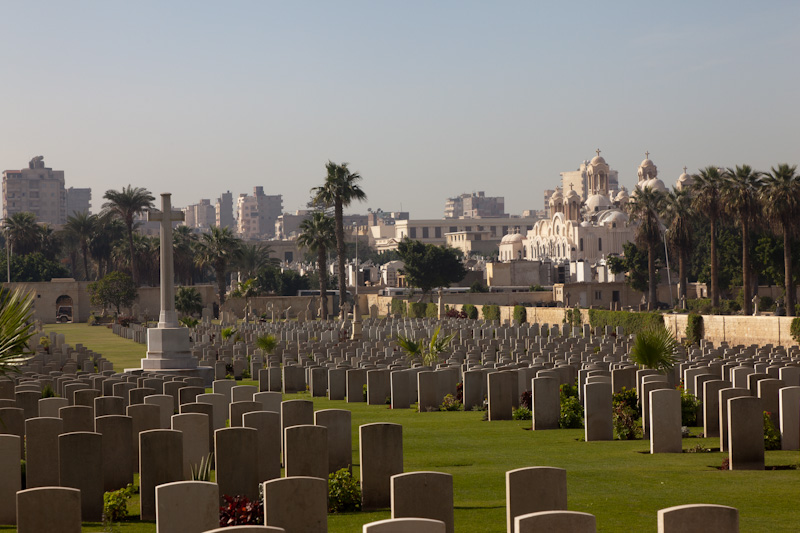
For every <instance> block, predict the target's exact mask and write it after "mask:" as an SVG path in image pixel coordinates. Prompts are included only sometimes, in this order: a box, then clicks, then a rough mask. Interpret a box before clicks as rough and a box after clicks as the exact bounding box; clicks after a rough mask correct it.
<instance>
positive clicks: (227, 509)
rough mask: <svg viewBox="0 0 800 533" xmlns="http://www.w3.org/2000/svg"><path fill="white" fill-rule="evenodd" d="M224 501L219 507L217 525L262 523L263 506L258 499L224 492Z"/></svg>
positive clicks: (255, 524) (254, 524)
mask: <svg viewBox="0 0 800 533" xmlns="http://www.w3.org/2000/svg"><path fill="white" fill-rule="evenodd" d="M222 499H223V500H225V503H224V504H223V505H222V507H220V508H219V527H228V526H258V525H263V524H264V506H263V504H262V503H261V500H260V499H256V500H255V501H252V502H251V501H250V499H249V498H248V497H247V496H229V495H227V494H224V495H223V496H222Z"/></svg>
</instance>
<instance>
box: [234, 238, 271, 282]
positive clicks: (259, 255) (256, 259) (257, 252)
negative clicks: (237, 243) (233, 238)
mask: <svg viewBox="0 0 800 533" xmlns="http://www.w3.org/2000/svg"><path fill="white" fill-rule="evenodd" d="M270 255H272V247H271V246H270V245H268V244H242V247H241V250H240V251H239V258H238V259H237V260H236V266H237V267H238V268H239V271H240V273H241V274H243V278H244V279H252V278H255V277H256V276H258V271H259V270H261V269H262V268H264V267H265V266H267V265H274V264H277V263H278V262H279V261H278V260H277V259H276V258H272V257H270ZM240 279H241V278H240Z"/></svg>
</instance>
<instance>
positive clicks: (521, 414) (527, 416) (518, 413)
mask: <svg viewBox="0 0 800 533" xmlns="http://www.w3.org/2000/svg"><path fill="white" fill-rule="evenodd" d="M511 418H512V419H514V420H531V419H532V418H533V412H532V411H531V410H530V409H528V408H527V407H523V406H521V405H520V406H519V407H517V408H516V409H514V411H513V412H512V413H511Z"/></svg>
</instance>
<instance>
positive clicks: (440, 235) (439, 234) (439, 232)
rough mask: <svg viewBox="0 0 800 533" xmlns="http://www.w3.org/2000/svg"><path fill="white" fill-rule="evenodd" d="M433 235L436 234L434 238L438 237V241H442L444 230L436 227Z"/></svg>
mask: <svg viewBox="0 0 800 533" xmlns="http://www.w3.org/2000/svg"><path fill="white" fill-rule="evenodd" d="M433 234H434V236H436V238H437V239H441V238H442V228H440V227H439V226H436V227H435V228H434V229H433Z"/></svg>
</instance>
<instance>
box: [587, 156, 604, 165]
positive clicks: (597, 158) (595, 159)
mask: <svg viewBox="0 0 800 533" xmlns="http://www.w3.org/2000/svg"><path fill="white" fill-rule="evenodd" d="M590 164H591V165H605V164H606V160H605V159H603V157H602V156H601V155H600V154H597V155H596V156H594V157H593V158H592V162H591V163H590Z"/></svg>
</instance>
